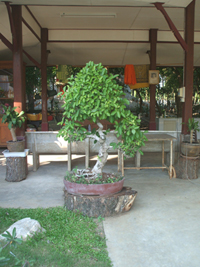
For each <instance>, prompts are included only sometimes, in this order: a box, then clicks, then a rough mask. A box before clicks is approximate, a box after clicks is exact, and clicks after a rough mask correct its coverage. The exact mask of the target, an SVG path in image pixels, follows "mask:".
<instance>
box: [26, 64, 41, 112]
mask: <svg viewBox="0 0 200 267" xmlns="http://www.w3.org/2000/svg"><path fill="white" fill-rule="evenodd" d="M40 86H41V72H40V69H39V68H37V67H26V94H27V98H28V110H29V111H31V112H33V110H34V93H35V89H36V88H37V87H40Z"/></svg>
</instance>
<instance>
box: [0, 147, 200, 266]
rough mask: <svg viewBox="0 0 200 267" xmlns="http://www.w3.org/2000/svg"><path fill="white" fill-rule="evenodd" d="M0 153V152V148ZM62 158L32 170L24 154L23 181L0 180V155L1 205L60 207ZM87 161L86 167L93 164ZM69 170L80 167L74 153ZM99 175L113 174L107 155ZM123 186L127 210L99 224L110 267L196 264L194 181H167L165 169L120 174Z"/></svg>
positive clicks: (199, 256) (47, 159) (198, 208)
mask: <svg viewBox="0 0 200 267" xmlns="http://www.w3.org/2000/svg"><path fill="white" fill-rule="evenodd" d="M1 151H2V150H1ZM66 160H67V156H63V155H60V156H40V162H41V166H40V168H39V169H38V171H37V172H33V171H32V156H31V155H29V156H28V168H29V173H28V176H27V179H26V180H24V181H21V182H19V183H9V182H6V181H5V176H6V165H5V158H4V157H3V155H2V154H1V153H0V206H1V207H13V208H17V207H21V208H36V207H44V208H46V207H54V206H63V204H64V201H63V182H62V180H63V177H64V175H65V172H66V170H67V162H66ZM158 161H161V158H160V155H157V154H156V153H154V154H149V153H148V154H147V155H145V156H144V157H143V158H142V164H143V165H144V166H147V165H155V164H156V163H157V162H158ZM94 162H95V161H94V158H91V161H90V163H91V165H92V164H94ZM72 163H73V167H75V166H78V167H80V168H82V167H83V166H84V157H83V156H76V155H74V160H73V162H72ZM105 171H114V172H115V171H117V158H116V156H111V157H110V159H109V160H108V163H107V166H106V167H105ZM125 177H126V180H125V185H126V186H130V187H132V188H133V189H134V190H137V191H138V195H137V197H136V200H135V202H134V204H133V207H132V209H131V210H130V211H129V212H127V213H124V214H123V215H120V216H115V217H110V218H105V220H104V222H103V225H104V231H105V235H106V238H107V246H108V252H109V256H110V258H111V260H112V262H113V266H114V267H125V266H126V267H129V266H130V267H132V266H135V267H147V266H148V267H165V266H166V267H186V266H187V267H188V266H189V267H199V266H200V194H199V192H200V178H198V179H196V180H192V181H189V180H182V179H172V180H170V179H169V176H168V173H167V171H166V170H165V171H162V170H156V169H155V170H140V171H137V170H125Z"/></svg>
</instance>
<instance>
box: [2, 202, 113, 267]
mask: <svg viewBox="0 0 200 267" xmlns="http://www.w3.org/2000/svg"><path fill="white" fill-rule="evenodd" d="M26 217H30V218H31V219H35V220H37V221H39V223H40V224H41V226H42V227H43V228H44V229H45V230H46V232H45V233H39V234H37V235H35V236H34V237H33V238H30V239H29V240H27V241H25V242H23V243H22V244H21V245H17V247H13V246H8V247H6V248H5V249H3V250H2V252H1V253H0V257H3V256H4V257H7V258H10V261H9V264H7V265H6V266H15V265H14V264H15V262H16V259H15V257H14V256H13V255H11V254H10V251H11V252H12V253H13V254H14V255H15V256H16V257H17V258H18V259H20V260H23V261H22V262H24V260H27V261H29V263H30V266H37V267H38V266H47V267H53V266H54V267H55V266H73V267H76V266H77V267H79V266H84V267H89V266H94V267H100V266H102V267H107V266H112V265H111V261H110V259H109V257H108V253H107V250H106V241H105V238H104V235H103V233H102V230H103V229H102V228H101V224H102V222H100V220H99V223H98V222H95V220H94V219H93V218H89V217H85V216H83V215H81V214H79V213H74V212H71V211H68V210H66V209H65V208H62V207H56V208H48V209H41V208H38V209H3V208H0V233H3V232H4V231H5V230H6V229H7V228H8V227H9V226H10V225H11V224H13V223H14V222H16V221H18V220H20V219H23V218H26ZM2 246H3V244H1V243H0V247H2ZM0 266H1V265H0ZM18 266H23V264H21V265H18Z"/></svg>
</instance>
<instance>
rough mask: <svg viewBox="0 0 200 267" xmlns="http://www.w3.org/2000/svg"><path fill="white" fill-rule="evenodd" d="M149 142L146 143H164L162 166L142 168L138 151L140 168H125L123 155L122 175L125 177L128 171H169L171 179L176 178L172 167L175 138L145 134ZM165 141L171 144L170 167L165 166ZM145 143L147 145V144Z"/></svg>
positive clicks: (167, 135) (165, 135)
mask: <svg viewBox="0 0 200 267" xmlns="http://www.w3.org/2000/svg"><path fill="white" fill-rule="evenodd" d="M145 135H146V137H147V139H148V141H146V142H152V141H153V142H156V141H162V166H159V167H141V166H140V156H141V155H140V153H139V152H138V151H137V153H136V158H137V162H139V166H136V167H124V155H123V154H122V157H121V158H122V166H121V167H122V175H123V176H124V170H126V169H137V170H140V169H168V173H169V178H170V179H171V178H172V177H174V178H175V177H176V172H175V169H174V167H173V165H172V156H173V140H174V139H176V138H175V137H173V136H171V135H169V134H159V133H156V134H151V133H147V134H145ZM165 141H169V143H170V162H169V166H167V165H165V146H164V142H165ZM146 142H145V143H146Z"/></svg>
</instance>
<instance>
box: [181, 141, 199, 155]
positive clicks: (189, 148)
mask: <svg viewBox="0 0 200 267" xmlns="http://www.w3.org/2000/svg"><path fill="white" fill-rule="evenodd" d="M181 153H182V154H183V155H185V156H188V157H198V156H199V153H200V143H188V142H182V143H181Z"/></svg>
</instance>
